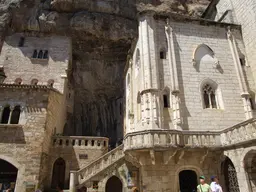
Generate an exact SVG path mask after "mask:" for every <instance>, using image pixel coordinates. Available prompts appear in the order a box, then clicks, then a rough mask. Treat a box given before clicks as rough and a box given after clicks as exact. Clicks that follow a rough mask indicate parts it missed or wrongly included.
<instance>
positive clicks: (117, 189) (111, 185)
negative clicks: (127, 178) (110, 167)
mask: <svg viewBox="0 0 256 192" xmlns="http://www.w3.org/2000/svg"><path fill="white" fill-rule="evenodd" d="M122 191H123V184H122V181H121V180H120V179H119V178H118V177H116V176H112V177H110V178H109V179H108V181H107V183H106V187H105V192H122Z"/></svg>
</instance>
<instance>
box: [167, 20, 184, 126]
mask: <svg viewBox="0 0 256 192" xmlns="http://www.w3.org/2000/svg"><path fill="white" fill-rule="evenodd" d="M165 35H166V39H167V45H168V62H169V68H170V74H171V78H172V79H171V95H170V97H172V99H171V101H172V109H173V118H174V121H175V125H174V126H175V128H176V129H177V128H178V125H179V124H180V121H181V120H180V96H179V94H180V90H179V81H178V72H177V62H176V55H175V48H174V36H173V29H172V27H171V26H170V21H169V19H167V23H166V26H165Z"/></svg>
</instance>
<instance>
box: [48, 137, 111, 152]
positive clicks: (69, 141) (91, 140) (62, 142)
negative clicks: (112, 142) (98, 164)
mask: <svg viewBox="0 0 256 192" xmlns="http://www.w3.org/2000/svg"><path fill="white" fill-rule="evenodd" d="M52 145H53V147H62V148H65V147H80V148H88V149H89V148H90V149H92V148H97V149H107V148H108V138H106V137H87V136H53V137H52Z"/></svg>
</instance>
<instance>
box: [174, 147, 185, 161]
mask: <svg viewBox="0 0 256 192" xmlns="http://www.w3.org/2000/svg"><path fill="white" fill-rule="evenodd" d="M184 155H185V151H184V150H182V151H181V153H180V154H179V155H178V156H176V158H175V163H176V164H177V163H178V162H179V161H180V160H182V159H183V157H184Z"/></svg>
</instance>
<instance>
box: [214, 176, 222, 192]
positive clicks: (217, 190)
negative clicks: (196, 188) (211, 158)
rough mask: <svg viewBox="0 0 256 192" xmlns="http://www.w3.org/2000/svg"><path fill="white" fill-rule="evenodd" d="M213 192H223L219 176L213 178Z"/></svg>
mask: <svg viewBox="0 0 256 192" xmlns="http://www.w3.org/2000/svg"><path fill="white" fill-rule="evenodd" d="M211 180H212V182H211V190H212V192H223V190H222V187H221V186H220V184H219V179H218V177H217V176H215V175H214V176H211Z"/></svg>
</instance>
